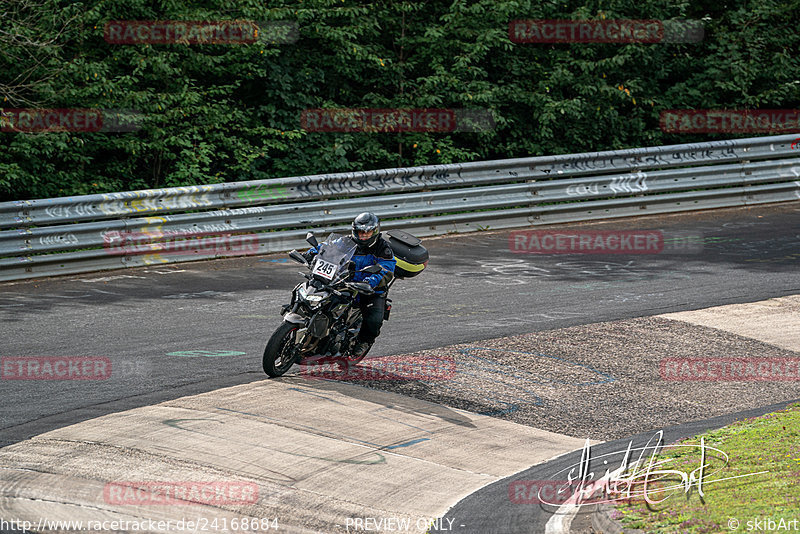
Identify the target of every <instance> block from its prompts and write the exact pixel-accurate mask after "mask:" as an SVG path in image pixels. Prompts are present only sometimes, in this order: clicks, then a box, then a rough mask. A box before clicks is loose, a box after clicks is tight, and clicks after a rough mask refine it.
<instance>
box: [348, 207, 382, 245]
mask: <svg viewBox="0 0 800 534" xmlns="http://www.w3.org/2000/svg"><path fill="white" fill-rule="evenodd" d="M370 231H372V234H370V236H369V237H366V238H364V239H361V238H359V237H358V233H359V232H370ZM352 236H353V241H355V242H356V243H358V244H359V245H360V246H362V247H365V248H369V247H371V246H372V245H374V244H375V243H376V242H377V241H378V238H379V237H380V236H381V221H380V219H378V216H377V215H375V214H374V213H371V212H369V211H365V212H364V213H362V214H361V215H359V216H358V217H356V218H355V219H354V220H353V232H352Z"/></svg>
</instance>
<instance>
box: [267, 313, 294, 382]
mask: <svg viewBox="0 0 800 534" xmlns="http://www.w3.org/2000/svg"><path fill="white" fill-rule="evenodd" d="M298 328H299V326H298V325H296V324H293V323H287V322H284V323H283V324H281V325H280V326H279V327H278V329H277V330H275V333H273V334H272V337H270V338H269V341H267V347H266V348H265V349H264V359H263V361H262V364H263V366H264V372H265V373H267V374H268V375H269V376H271V377H273V378H274V377H276V376H281V375H282V374H284V373H285V372H286V371H288V370H289V369H290V368H291V367H292V365H293V364H294V360H295V354H296V351H295V347H296V345H295V340H294V337H295V334H296V332H297V329H298Z"/></svg>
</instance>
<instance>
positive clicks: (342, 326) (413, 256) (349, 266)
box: [262, 230, 428, 377]
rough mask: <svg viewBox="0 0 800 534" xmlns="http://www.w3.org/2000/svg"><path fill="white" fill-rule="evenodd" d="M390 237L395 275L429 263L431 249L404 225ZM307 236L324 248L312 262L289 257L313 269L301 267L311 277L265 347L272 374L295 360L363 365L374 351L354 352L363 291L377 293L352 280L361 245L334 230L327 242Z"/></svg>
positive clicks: (285, 308)
mask: <svg viewBox="0 0 800 534" xmlns="http://www.w3.org/2000/svg"><path fill="white" fill-rule="evenodd" d="M387 237H388V242H389V244H390V246H391V247H392V251H393V253H394V255H395V260H396V264H397V265H396V267H395V278H394V279H392V281H391V282H389V284H388V287H387V288H386V293H387V294H388V291H389V288H390V287H391V286H392V284H393V283H394V281H395V280H396V279H398V278H412V277H414V276H416V275H418V274H419V273H420V272H421V271H422V270H423V269H424V268H425V267H426V266H427V264H428V251H427V250H425V248H424V247H423V246H421V244H420V243H421V241H420V240H419V239H418V238H416V237H414V236H412V235H411V234H408V233H406V232H403V231H402V230H390V231H389V232H387ZM306 241H308V243H309V244H310V245H311V246H312V247H315V248H317V249H318V250H319V252H318V253H317V255H316V256H315V257H314V259H313V261H312V262H309V261H308V260H306V258H305V256H303V255H302V254H300V253H299V252H297V251H296V250H293V251H291V252H290V253H289V257H290V258H292V259H293V260H295V261H296V262H298V263H302V264H304V265H305V266H306V267H307V268H308V270H309V271H310V272H306V273H304V272H300V273H299V274H300V275H301V276H303V277H305V278H306V281H305V282H301V283H299V284H297V285H296V286H295V288H294V289H293V290H292V300H291V302H290V303H289V304H287V305H285V306H283V307H282V308H281V315H283V322H282V323H281V325H280V326H279V327H278V328H277V329H276V330H275V332H274V333H273V334H272V336H271V337H270V338H269V341H268V342H267V346H266V348H265V349H264V358H263V360H262V365H263V367H264V372H265V373H266V374H267V375H269V376H270V377H278V376H281V375H283V374H284V373H286V372H287V371H288V370H289V369H290V368H291V367H292V365H294V364H295V363H297V364H300V365H302V366H308V365H323V364H327V363H336V364H338V365H339V366H340V367H344V368H345V369H346V368H347V367H349V366H351V365H356V364H358V363H359V362H360V361H361V360H363V359H364V357H365V356H366V355H367V353H368V352H369V349H367V350H366V351H364V352H363V353H361V354H354V353H353V348H354V347H355V345H356V344H357V343H358V339H357V338H358V333H359V331H360V330H361V323H362V317H361V310H360V309H359V307H358V305H357V303H356V298H357V297H358V295H360V294H363V295H372V294H374V293H375V291H374V290H373V289H372V287H371V286H370V285H369V284H367V283H365V282H353V281H352V278H353V275H354V274H355V268H354V263H353V262H352V261H351V259H352V257H353V255H354V254H355V252H356V248H357V247H356V244H355V243H354V242H353V241H352V240H351V239H350V238H349V237H346V236H342V235H339V234H336V233H331V234H330V235H329V236H328V237H327V239H325V241H324V242H323V243H322V244H319V243H318V242H317V239H316V237H314V234H312V233H310V232H309V233H308V234H307V235H306ZM360 272H363V273H368V274H377V273H380V272H381V268H380V267H379V266H378V265H369V266H367V267H365V268H363V269H361V271H360ZM391 302H392V301H391V299H389V298H387V299H386V311H385V312H384V320H387V319H388V318H389V313H390V311H391V309H392V305H391Z"/></svg>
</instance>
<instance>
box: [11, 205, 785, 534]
mask: <svg viewBox="0 0 800 534" xmlns="http://www.w3.org/2000/svg"><path fill="white" fill-rule="evenodd" d="M521 232H522V233H521ZM542 232H551V234H546V233H544V234H543V233H542ZM592 232H594V233H595V234H592ZM615 233H616V234H615ZM798 234H800V206H798V205H797V203H790V204H784V205H780V206H772V207H764V208H754V209H749V210H741V209H732V210H719V211H713V212H703V213H698V214H686V215H680V216H669V217H650V218H640V219H631V220H619V221H606V222H601V223H586V224H579V225H570V226H558V227H552V228H541V227H537V228H535V229H531V230H514V231H505V232H491V233H478V234H473V235H469V236H454V237H447V238H438V239H427V240H425V245H426V247H428V249H429V251H430V254H431V261H430V264H429V267H428V269H426V271H425V272H423V273H422V274H421V275H420V276H419V277H417V278H415V279H414V280H411V281H408V283H406V284H403V285H402V286H401V285H399V284H398V285H397V286H396V288H393V291H394V292H395V293H394V294H393V299H394V300H395V310H394V311H393V316H392V318H391V319H390V321H389V322H387V323H386V324H385V325H384V331H383V334H382V336H381V338H380V340H379V343H381V344H383V345H382V346H381V347H380V348H378V347H376V349H378V350H376V351H375V352H374V354H372V356H374V357H371V358H369V359H368V360H365V362H364V363H363V364H362V365H361V366H360V368H359V369H356V370H354V371H353V372H351V373H348V374H347V375H343V374H341V373H340V372H339V371H338V370H336V369H333V368H330V369H303V368H295V369H293V370H292V371H290V373H289V375H287V376H286V377H283V378H280V379H275V380H267V379H266V378H265V377H264V376H263V374H261V373H260V369H259V363H260V353H259V352H260V351H261V350H263V343H264V342H265V341H266V337H267V336H268V335H269V333H270V332H271V329H274V328H275V327H276V326H277V313H275V314H273V313H272V312H273V310H277V309H278V307H279V303H282V301H283V300H284V299H285V298H286V295H288V291H289V289H290V288H291V287H292V286H293V285H294V283H296V280H295V279H296V278H297V276H296V274H295V272H296V271H297V269H296V267H294V266H292V265H290V264H288V263H286V262H284V261H282V258H281V257H279V256H268V257H250V258H242V259H231V260H223V261H218V262H199V263H196V264H187V265H183V266H180V267H179V266H168V267H167V266H161V267H157V268H145V269H130V270H126V271H115V272H111V273H101V274H99V275H98V274H94V275H85V276H79V277H72V278H61V279H53V280H44V281H37V282H26V283H13V284H3V285H1V286H0V306H2V308H0V310H2V311H3V313H4V315H3V329H4V337H6V335H5V334H7V339H8V342H7V345H6V350H5V351H4V355H3V364H2V367H1V368H0V369H2V372H3V377H2V378H3V381H2V385H3V387H4V390H5V392H6V398H8V399H11V401H12V402H9V403H7V405H6V407H5V412H6V414H7V416H8V417H4V425H3V428H2V429H0V436H1V437H2V440H3V441H2V443H3V444H4V447H3V448H1V449H0V465H2V466H3V469H2V470H0V488H2V492H1V493H0V517H2V521H4V523H2V524H0V529H2V530H3V531H4V532H22V531H23V530H28V531H35V532H46V531H54V530H60V531H64V530H68V531H87V530H88V531H92V530H93V531H104V530H117V531H119V530H122V531H131V532H133V531H136V532H179V531H184V532H188V531H195V532H200V531H219V532H221V531H237V532H238V531H242V532H244V531H248V532H253V531H269V530H281V531H286V532H324V533H328V532H427V531H436V532H498V533H508V532H544V531H549V532H558V531H562V532H566V531H569V529H570V528H572V527H571V526H572V525H573V524H576V525H577V524H578V523H579V522H578V521H573V519H574V515H575V514H572V515H571V516H570V515H569V514H567V513H565V512H564V510H561V512H559V510H560V506H555V505H557V504H561V503H553V502H542V501H543V498H544V500H546V499H547V498H548V496H547V494H546V493H547V490H546V489H545V492H544V493H542V494H540V492H539V490H540V489H541V488H551V487H554V486H553V485H554V483H558V481H560V480H561V479H562V478H565V477H566V473H568V472H569V471H568V470H567V471H566V472H565V471H564V469H565V468H569V467H570V466H571V467H573V468H577V469H578V471H576V472H579V471H580V465H581V461H582V460H581V458H582V456H581V454H582V451H585V450H586V446H587V440H588V443H589V444H590V445H591V446H592V447H598V448H599V447H602V444H603V443H610V442H613V441H614V440H622V441H625V440H626V439H628V438H632V437H633V436H645V435H652V434H653V433H654V432H657V431H658V430H664V431H665V432H664V435H665V436H666V437H668V438H669V437H672V438H674V439H677V437H680V436H679V434H680V432H677V433H676V432H674V431H673V432H671V430H670V429H675V428H684V429H686V428H688V429H689V430H684V433H685V432H687V431H691V432H696V431H702V430H703V429H704V428H706V427H711V426H714V425H721V424H725V423H724V420H725V417H728V418H729V419H730V417H731V414H737V413H739V412H745V411H748V410H751V411H752V410H754V409H756V410H757V409H758V408H760V407H769V406H774V405H776V403H781V402H789V401H791V400H793V399H796V398H798V397H800V388H798V385H797V384H798V379H800V376H798V374H800V370H798V358H800V355H799V353H800V339H799V336H798V332H800V328H797V321H798V320H797V317H798V316H800V309H799V308H800V300H799V298H798V296H797V295H798V294H800V277H798V269H797V260H798V258H799V257H798V255H797V252H796V251H797V250H798V249H797V245H798ZM520 235H524V236H525V238H524V241H523V238H521V237H519V236H520ZM548 235H552V237H551V238H549V237H547V236H548ZM564 235H566V236H567V237H564ZM559 236H561V239H560V244H559ZM614 236H616V238H617V239H614V238H613V237H614ZM626 236H627V237H626ZM637 236H638V239H639V245H641V247H640V249H638V250H636V251H634V250H630V251H629V250H619V251H613V249H612V247H613V246H616V244H617V243H618V244H619V246H620V247H621V246H623V243H626V245H624V246H630V247H636V246H637V245H636V243H637ZM654 236H655V237H654ZM533 237H536V240H534V239H533ZM587 237H588V238H589V240H588V241H587ZM648 239H650V241H648ZM582 240H583V247H584V250H574V249H572V250H566V251H564V250H556V249H557V248H559V247H570V246H572V247H581V246H582ZM654 240H655V241H654ZM523 243H524V247H523V246H522V245H523ZM531 243H538V245H539V246H541V247H547V246H552V248H553V250H548V251H535V250H533V249H535V246H534V247H532V245H531ZM648 243H651V245H649V247H650V250H647V249H648ZM590 246H591V251H590V250H589V247H590ZM600 247H602V249H603V251H600V250H598V249H599V248H600ZM522 248H524V249H525V250H524V251H522V250H521V249H522ZM254 273H255V274H257V275H258V277H259V279H260V282H261V283H260V285H257V284H254V283H253V282H252V280H253V277H254ZM265 280H267V281H268V282H269V288H268V289H267V290H264V289H263V283H264V281H265ZM94 290H98V291H94ZM67 304H68V305H67ZM20 305H21V306H20ZM253 310H258V311H257V312H255V313H254V311H253ZM261 310H267V312H266V313H265V312H264V311H261ZM267 313H268V314H267ZM23 319H24V320H23ZM101 325H102V326H101ZM131 325H135V329H132V327H131ZM65 331H71V332H81V331H82V332H84V334H83V335H80V336H76V335H71V336H63V335H62V333H63V332H65ZM187 332H191V335H187ZM87 362H88V363H87ZM48 364H49V365H48ZM65 377H66V378H67V379H65ZM68 378H72V380H70V379H68ZM713 417H719V418H721V419H719V418H718V419H711V420H709V418H713ZM682 425H683V426H682ZM686 425H689V426H688V427H687V426H686ZM593 450H600V449H593ZM613 452H616V451H613ZM576 455H577V460H575V457H576ZM584 458H585V457H584ZM565 462H566V463H567V464H568V465H565ZM570 462H571V463H570ZM715 476H724V473H723V474H718V475H715ZM535 477H538V478H535ZM559 477H561V478H559ZM536 480H539V481H540V482H539V483H536ZM542 481H544V482H542ZM533 488H536V491H535V492H534V491H533ZM707 498H713V489H712V487H711V486H709V487H708V488H707ZM59 522H61V523H59ZM64 522H72V523H71V524H68V523H64Z"/></svg>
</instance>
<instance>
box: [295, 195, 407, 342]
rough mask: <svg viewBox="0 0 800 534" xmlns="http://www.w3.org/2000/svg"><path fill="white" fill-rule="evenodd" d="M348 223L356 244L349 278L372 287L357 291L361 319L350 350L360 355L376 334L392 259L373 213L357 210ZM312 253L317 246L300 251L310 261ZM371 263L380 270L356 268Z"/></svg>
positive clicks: (379, 224)
mask: <svg viewBox="0 0 800 534" xmlns="http://www.w3.org/2000/svg"><path fill="white" fill-rule="evenodd" d="M352 226H353V229H352V231H351V233H350V239H352V240H353V242H354V243H355V244H356V246H357V247H356V251H355V253H354V254H353V258H352V261H353V263H354V266H355V273H354V275H353V281H354V282H366V283H367V284H369V285H370V287H372V289H374V290H375V293H374V294H372V295H364V294H361V295H359V296H358V300H357V303H358V305H359V307H360V308H361V316H362V318H363V320H362V323H361V330H360V331H359V333H358V341H357V343H356V345H355V346H354V347H353V350H352V353H353V355H354V356H360V355H362V354H364V353H365V352H367V351H368V350H369V349H370V347H372V344H373V343H375V339H376V338H377V337H378V335H379V334H380V331H381V325H382V324H383V317H384V313H385V310H386V291H387V289H388V285H389V282H391V281H392V279H393V278H394V268H395V265H396V261H395V259H394V253H393V252H392V247H391V246H390V245H389V242H388V241H386V240H385V239H383V237H381V222H380V219H379V218H378V216H377V215H375V214H374V213H372V212H368V211H367V212H364V213H361V214H359V215H358V216H357V217H356V218H355V219H353V225H352ZM316 253H317V249H316V248H311V249H310V250H308V251H307V252H306V253H305V254H304V255H305V257H306V259H308V260H309V261H310V260H311V259H312V258H313V257H314V255H315V254H316ZM373 264H377V265H379V266H380V267H381V272H380V273H375V274H370V273H363V272H360V271H361V269H363V268H364V267H367V266H369V265H373Z"/></svg>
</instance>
